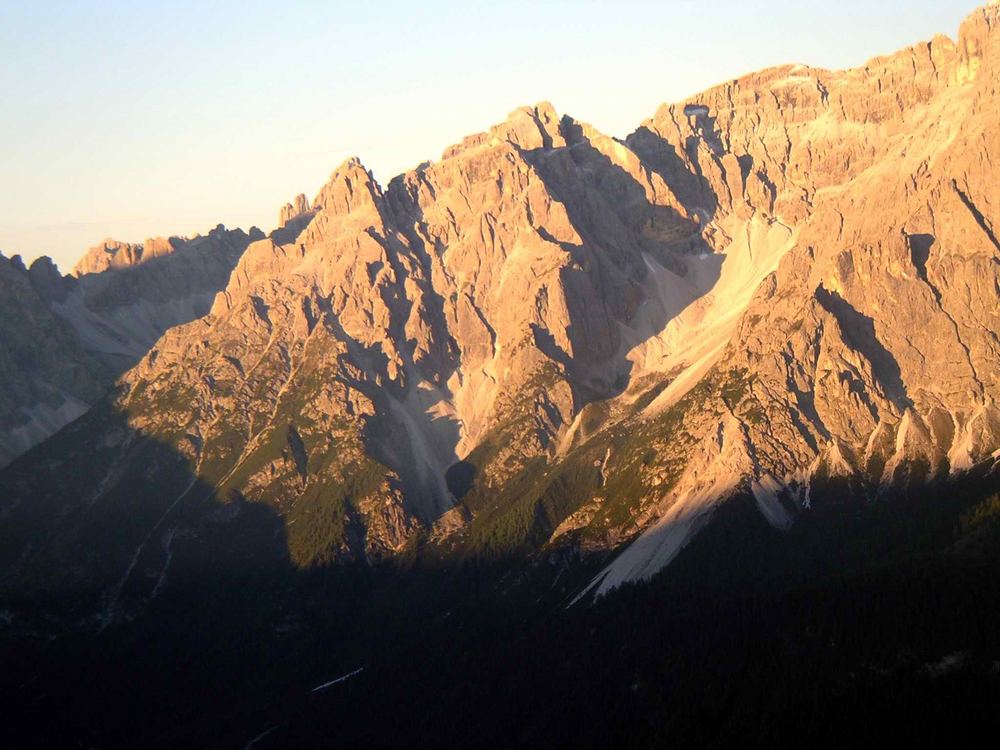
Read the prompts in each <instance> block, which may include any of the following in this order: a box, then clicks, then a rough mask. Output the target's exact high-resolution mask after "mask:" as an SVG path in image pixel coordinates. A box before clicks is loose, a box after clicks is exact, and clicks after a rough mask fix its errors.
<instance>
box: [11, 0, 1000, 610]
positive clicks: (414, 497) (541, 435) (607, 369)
mask: <svg viewBox="0 0 1000 750" xmlns="http://www.w3.org/2000/svg"><path fill="white" fill-rule="evenodd" d="M998 26H1000V8H998V7H997V6H989V7H987V8H984V9H981V10H980V11H977V12H976V13H975V14H973V15H972V16H971V17H970V19H969V20H968V21H967V22H966V23H965V24H964V25H963V27H962V30H961V33H960V36H959V41H958V43H953V42H951V41H950V40H948V39H946V38H943V37H939V38H936V39H935V40H934V41H932V42H931V43H929V44H922V45H918V46H916V47H913V48H910V49H907V50H903V51H901V52H899V53H897V54H895V55H892V56H890V57H886V58H879V59H876V60H873V61H871V62H870V63H869V64H868V65H867V66H865V67H864V68H861V69H855V70H850V71H843V72H831V71H824V70H817V69H813V68H808V67H804V66H786V67H781V68H776V69H772V70H768V71H764V72H762V73H758V74H754V75H751V76H747V77H745V78H742V79H739V80H737V81H733V82H730V83H727V84H724V85H722V86H719V87H717V88H715V89H712V90H710V91H708V92H705V93H704V94H702V95H700V96H698V97H694V98H692V99H691V100H690V101H688V102H682V103H680V104H677V105H673V106H665V107H663V108H661V109H660V111H659V112H657V113H656V115H655V116H654V117H653V118H651V119H650V120H649V121H647V122H645V123H643V124H642V125H641V126H640V127H639V129H638V130H637V131H636V132H635V133H633V134H632V135H631V136H629V137H628V138H627V139H626V140H625V141H624V142H622V141H618V140H615V139H612V138H609V137H607V136H604V135H602V134H601V133H599V132H597V131H596V130H595V129H594V128H592V127H590V126H588V125H586V124H584V123H580V122H577V121H575V120H573V119H572V118H570V117H565V116H564V117H559V116H558V115H557V114H556V112H555V111H554V109H553V108H552V107H551V105H548V104H539V105H537V106H534V107H526V108H523V109H520V110H518V111H516V112H514V113H512V114H511V116H510V117H509V118H508V119H507V120H506V121H505V122H503V123H501V124H498V125H496V126H494V127H493V128H491V129H490V130H489V131H487V132H485V133H481V134H478V135H475V136H471V137H469V138H466V139H465V140H464V141H463V142H462V143H460V144H458V145H456V146H454V147H452V148H450V149H448V150H447V151H446V152H445V154H444V155H443V157H442V159H441V160H440V161H439V162H437V163H434V164H424V165H421V166H420V167H418V168H417V169H415V170H413V171H411V172H408V173H406V174H403V175H400V176H398V177H396V178H394V179H393V180H391V181H390V182H389V183H388V185H387V186H385V188H383V187H381V186H380V185H379V184H378V183H377V182H376V181H375V179H374V178H373V176H372V175H371V174H370V173H369V172H368V171H367V170H366V169H365V168H364V167H363V165H362V164H361V163H360V162H359V161H358V160H356V159H352V160H349V161H347V162H345V163H344V164H343V165H341V166H340V167H339V168H337V170H335V171H334V173H333V175H332V176H331V178H330V180H329V182H328V183H327V184H326V185H325V186H324V187H323V188H322V190H321V191H320V192H319V194H318V195H317V197H316V198H315V200H314V201H312V203H309V202H308V201H307V200H306V199H305V198H304V196H299V198H297V199H296V200H295V202H294V203H290V204H288V206H286V207H285V209H283V211H282V217H281V219H282V225H283V228H282V229H280V230H278V231H277V232H275V233H274V234H272V236H271V237H269V238H266V239H257V240H256V241H254V242H252V243H251V244H250V245H249V246H248V247H246V250H245V251H242V249H241V248H240V249H239V250H237V247H238V244H239V243H236V245H235V246H234V247H233V252H232V253H231V255H232V257H233V260H234V262H235V258H236V257H237V256H238V262H236V265H235V268H234V270H233V271H232V273H231V275H230V274H227V277H228V283H226V284H225V286H224V288H223V289H222V291H220V292H219V293H218V294H217V295H215V297H214V301H213V302H212V303H211V307H210V309H208V307H207V305H206V306H205V309H204V312H207V314H204V315H195V314H192V315H190V318H189V319H190V320H191V322H188V323H187V324H185V325H181V326H178V327H174V328H170V330H167V331H166V333H165V334H164V335H163V336H162V337H160V338H159V339H158V340H156V336H157V335H158V334H156V332H155V329H154V328H152V327H151V328H150V329H148V330H147V329H142V330H141V331H138V330H136V329H133V328H129V327H128V326H131V321H132V312H131V311H134V309H135V306H134V305H135V303H132V306H131V307H129V306H128V305H126V306H124V308H116V309H126V310H129V311H130V312H129V313H127V314H122V315H120V316H117V317H116V316H114V315H112V316H110V317H111V320H112V323H107V319H108V318H107V317H105V318H103V319H102V321H103V322H105V323H106V324H107V325H111V326H120V328H113V329H112V330H113V332H114V335H112V338H114V337H115V336H116V335H119V334H120V335H121V337H122V338H124V339H125V341H127V342H128V341H133V340H141V341H143V342H144V343H146V344H148V347H149V348H148V352H146V353H145V354H144V355H143V356H142V358H141V360H140V361H139V362H138V364H136V365H135V367H133V368H132V369H131V370H129V371H127V372H126V373H125V374H124V375H123V376H122V377H121V379H120V380H119V381H118V384H117V388H116V390H115V392H114V394H113V395H112V396H111V397H109V398H108V399H107V400H105V401H103V402H102V403H101V405H100V406H99V407H98V408H96V409H94V410H93V411H92V412H91V413H89V414H88V415H87V416H86V417H84V418H83V419H81V420H78V421H77V422H75V423H74V424H73V425H72V426H71V427H69V428H68V429H66V430H64V431H63V432H61V433H60V434H59V435H57V436H56V437H55V438H53V439H52V440H50V441H48V442H47V443H46V444H45V445H44V446H42V447H41V448H40V449H38V450H36V451H34V452H32V453H31V454H30V455H28V456H26V457H25V458H23V459H22V460H21V461H18V462H16V463H15V464H14V465H12V466H11V467H9V468H8V469H7V470H6V471H4V472H3V473H2V474H0V497H3V498H4V505H3V507H2V514H3V515H2V516H0V522H2V523H3V524H4V525H5V527H6V535H7V538H8V539H10V540H11V541H10V543H9V544H6V545H4V548H3V549H0V562H2V564H3V565H4V566H5V567H6V569H7V570H8V571H9V572H8V574H7V577H6V580H5V586H7V587H8V588H9V589H10V590H16V591H19V592H23V591H40V592H43V593H44V592H48V593H51V594H53V595H54V594H55V592H56V591H64V590H66V589H67V588H69V589H72V590H79V591H83V592H86V593H87V596H89V599H88V598H87V597H84V596H82V595H81V597H80V598H79V599H78V600H76V602H75V605H79V604H80V602H86V604H85V606H84V605H80V606H82V608H83V609H84V610H86V611H88V612H91V613H93V612H97V614H98V620H97V621H98V622H100V623H103V624H104V625H107V624H110V623H112V622H115V621H116V620H118V619H120V618H122V617H127V616H129V615H130V613H134V612H135V611H137V608H139V607H141V606H144V605H145V604H146V603H148V602H149V601H151V600H153V599H155V598H156V597H157V596H158V595H159V594H160V592H161V591H162V590H163V588H164V586H169V585H170V580H171V576H174V575H177V576H178V577H180V576H181V573H180V572H178V571H188V572H190V570H191V569H192V568H191V566H192V565H193V563H192V562H191V561H192V560H194V559H197V558H198V555H201V554H205V550H207V549H212V550H214V551H218V550H220V549H221V547H219V546H217V545H235V546H232V547H231V548H230V547H227V548H226V549H227V550H230V551H231V553H232V554H229V552H227V553H226V554H222V553H221V552H219V555H220V556H219V560H220V562H219V564H220V565H223V564H232V565H236V564H237V561H239V560H245V559H247V558H249V559H253V560H256V561H257V562H260V561H261V560H262V559H263V557H264V554H265V553H264V552H263V551H261V549H262V548H254V546H253V545H251V544H249V543H248V542H247V539H249V538H250V537H249V536H247V534H249V532H248V531H246V529H245V528H244V526H241V524H245V523H249V521H248V519H249V518H251V517H252V516H253V514H255V513H257V514H259V513H266V514H267V515H268V518H269V519H271V521H273V525H274V527H275V528H274V530H273V534H272V531H271V530H270V526H268V529H269V531H268V534H269V535H272V536H274V535H276V536H277V537H280V538H281V540H282V541H283V545H284V552H285V553H287V557H288V561H289V562H290V563H291V564H292V565H293V566H295V567H298V568H315V567H321V566H326V565H329V564H331V563H339V562H346V561H364V562H368V563H375V562H377V561H379V560H382V559H386V558H394V557H396V556H399V555H402V554H404V553H407V554H408V553H409V552H410V551H413V550H417V551H418V552H420V551H422V552H423V553H426V554H429V555H432V556H433V555H448V554H464V555H468V554H471V555H475V556H483V557H488V558H505V557H509V556H512V555H515V554H518V553H525V552H537V551H538V550H545V551H547V552H550V553H552V554H556V555H558V554H561V553H568V554H575V553H576V552H578V551H583V552H602V551H606V550H616V549H618V548H620V547H623V546H624V545H625V543H626V542H630V544H629V546H627V547H625V548H624V551H623V552H621V554H620V555H618V556H617V557H616V558H615V559H614V560H613V561H611V562H610V564H609V565H608V567H607V568H605V569H604V570H603V571H602V572H601V573H600V574H599V575H598V576H597V577H596V578H594V579H593V581H592V582H591V586H590V590H594V591H598V592H602V593H603V592H607V591H609V590H610V589H612V588H614V587H615V586H618V585H620V584H621V583H623V582H625V581H629V580H637V579H644V578H648V577H650V576H651V575H653V574H654V573H655V572H656V571H658V570H659V569H661V568H662V567H663V566H664V565H665V564H667V563H668V562H670V560H672V559H673V558H674V556H675V555H676V554H677V553H678V552H679V550H681V549H682V548H683V547H684V545H685V544H687V542H688V541H689V540H690V539H691V538H692V536H693V535H694V534H695V533H696V532H697V531H698V530H700V529H702V528H704V527H705V526H706V524H708V523H710V522H711V519H712V514H713V512H714V511H715V509H717V508H718V507H720V504H721V503H722V502H723V501H724V500H726V499H729V498H734V497H736V496H738V495H743V496H748V497H752V498H753V499H754V501H755V503H756V506H757V507H758V509H759V511H760V513H761V514H762V515H763V517H764V518H765V519H766V520H767V522H768V523H769V524H771V525H772V526H774V527H776V528H782V529H784V528H788V527H789V526H790V525H791V524H793V523H794V522H795V520H796V518H798V517H800V516H801V514H803V513H808V512H809V510H810V509H811V508H818V507H821V506H827V505H830V504H836V503H838V502H841V501H844V500H846V499H847V498H848V497H852V496H854V497H874V496H876V495H879V494H880V493H889V492H896V491H904V492H905V491H906V490H907V488H909V487H913V486H917V485H922V484H923V483H926V482H928V481H937V480H939V479H945V478H947V477H948V476H949V475H952V474H954V473H957V472H962V471H965V470H968V469H972V468H973V467H976V468H978V469H980V470H983V471H987V472H988V471H990V470H991V467H992V466H995V463H996V460H997V456H998V454H997V450H998V449H1000V409H998V407H997V405H996V404H995V403H994V398H995V394H996V393H997V392H998V388H997V386H998V378H1000V366H998V362H1000V356H998V355H1000V349H998V347H1000V340H998V338H997V336H998V331H1000V304H998V302H1000V245H998V242H997V236H996V234H995V230H994V228H995V227H996V226H997V221H1000V214H998V210H1000V209H998V205H997V198H996V190H995V185H996V184H997V178H998V174H997V172H996V167H995V166H994V163H993V162H992V155H993V154H994V153H998V152H1000V143H998V137H1000V135H998V127H1000V125H998V122H997V120H996V117H995V115H994V113H995V112H996V111H997V107H998V104H1000V102H998V96H1000V93H998V81H1000V30H998ZM215 241H217V242H222V238H216V240H215ZM180 253H181V250H180V249H176V248H175V250H174V252H173V253H172V254H171V253H167V255H166V258H161V257H160V255H161V253H160V250H158V249H156V248H150V249H149V250H147V249H146V248H143V249H142V251H141V252H140V251H138V250H137V249H136V248H132V247H128V246H113V247H112V246H105V247H104V248H99V249H97V250H96V251H95V252H94V253H92V254H91V255H90V256H88V258H87V259H85V261H83V262H82V264H81V266H80V267H79V269H78V271H79V272H80V273H83V275H82V276H80V279H79V284H80V287H79V291H76V292H75V294H76V297H73V299H74V300H77V302H73V303H65V302H60V303H58V304H57V305H55V307H54V309H55V310H56V312H57V313H58V314H60V315H63V316H64V317H65V319H66V320H70V321H73V322H74V325H75V326H76V328H77V331H78V333H79V335H80V337H81V338H82V340H83V341H85V342H87V343H88V344H89V346H90V347H91V349H92V350H100V351H105V350H106V349H107V347H105V346H104V344H103V342H104V341H105V340H106V338H102V337H106V334H108V331H107V329H106V328H105V327H98V326H97V325H94V324H91V323H89V322H87V321H90V320H92V312H91V311H92V310H94V309H99V308H100V305H102V304H107V305H112V302H111V301H113V300H118V299H120V295H121V294H124V292H123V291H122V290H124V289H126V288H129V287H127V286H126V285H124V284H116V283H114V280H115V279H117V278H119V277H117V276H115V275H114V274H115V273H116V269H117V268H119V267H120V266H121V265H125V266H128V268H129V269H130V270H133V271H134V272H135V273H136V274H139V273H140V272H141V273H147V271H146V269H149V270H148V274H149V279H150V283H151V284H154V285H157V288H159V286H158V285H159V283H160V281H159V280H158V279H156V278H154V277H153V270H154V269H156V268H158V265H157V264H158V263H160V262H163V263H165V262H166V260H167V259H169V258H172V257H176V256H178V255H179V254H180ZM197 257H199V258H202V257H207V254H200V255H198V256H197ZM212 257H214V256H212ZM225 257H227V258H228V257H230V256H229V255H225ZM135 263H138V264H139V265H137V266H135V265H132V264H135ZM223 265H224V264H223ZM164 267H165V266H164ZM91 270H93V271H101V273H99V274H97V275H96V277H95V281H94V282H87V279H88V278H90V274H87V273H85V272H87V271H91ZM107 274H112V275H110V276H106V275H107ZM199 275H200V274H199ZM204 275H206V276H209V275H211V274H209V273H206V274H204ZM220 275H221V271H220ZM105 278H106V279H107V281H102V282H101V284H98V283H97V279H105ZM137 278H138V277H137ZM143 278H145V277H143ZM186 278H188V279H190V278H191V277H190V276H188V277H186ZM88 285H89V286H88ZM210 286H211V285H207V286H205V287H200V289H201V290H202V291H201V292H199V294H201V295H202V296H198V297H197V298H198V299H199V300H207V296H208V295H209V294H210V291H209V287H210ZM220 287H221V285H220ZM88 289H89V296H88ZM196 296H197V295H196ZM144 299H146V298H144ZM88 300H89V302H88ZM102 301H105V302H102ZM142 304H144V305H147V306H146V307H141V309H142V310H143V311H144V313H145V314H146V319H157V320H164V319H166V318H169V319H170V320H172V321H174V322H175V323H176V322H180V321H181V319H182V318H184V316H183V315H181V314H175V315H173V317H170V314H171V313H172V312H173V311H176V309H177V306H176V304H175V302H174V300H173V298H170V299H165V300H163V301H162V302H156V303H146V302H144V303H142ZM150 304H153V308H150V307H149V306H148V305H150ZM185 304H186V303H185ZM200 309H201V308H198V307H197V305H192V306H190V307H184V310H185V311H187V312H190V313H198V312H199V310H200ZM88 316H89V317H88ZM158 316H164V317H163V318H160V317H158ZM81 321H82V322H81ZM167 327H168V326H162V327H161V331H160V332H162V330H165V329H166V328H167ZM123 330H124V333H123V332H122V331H123ZM145 333H149V334H150V335H149V336H148V337H146V338H142V335H143V334H145ZM154 341H155V343H153V342H154ZM141 348H142V347H136V348H129V346H127V345H122V346H119V347H117V348H114V349H107V350H108V351H111V352H112V353H113V354H114V355H115V356H117V357H120V358H121V359H122V360H127V358H128V357H129V356H139V355H140V354H141V352H140V351H139V349H141ZM144 351H145V350H144ZM42 467H44V470H43V468H42ZM994 476H995V475H994ZM137 487H141V488H142V491H141V494H137V491H136V488H137ZM111 528H113V529H114V534H113V537H114V538H113V541H111V542H109V541H108V540H107V535H108V534H109V529H111ZM227 529H229V530H232V533H231V534H230V533H229V532H227ZM227 534H228V536H227ZM269 538H270V537H269ZM226 540H227V541H226ZM98 544H99V545H100V547H99V548H100V550H101V552H100V554H98V555H95V554H93V550H94V549H96V548H97V547H96V545H98ZM267 550H268V551H267V554H271V553H272V552H273V549H272V547H271V546H267ZM241 556H242V557H241ZM279 557H280V554H279ZM185 559H187V561H188V562H185ZM261 564H263V563H261Z"/></svg>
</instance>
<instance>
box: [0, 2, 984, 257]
mask: <svg viewBox="0 0 1000 750" xmlns="http://www.w3.org/2000/svg"><path fill="white" fill-rule="evenodd" d="M975 5H976V3H974V2H969V3H965V2H963V3H940V2H930V1H929V0H909V1H905V2H904V0H891V1H887V2H883V3H879V4H877V7H876V6H875V5H874V4H871V3H863V2H860V1H858V0H846V1H845V2H840V3H836V4H832V3H829V2H818V1H814V0H811V1H808V2H799V3H777V2H768V3H762V4H756V5H755V6H753V7H747V6H746V4H743V3H738V2H735V1H734V0H720V1H719V2H716V3H714V4H712V5H711V6H709V7H711V9H712V13H711V14H706V11H705V8H706V6H705V4H703V3H699V2H694V1H693V0H674V1H673V2H667V3H653V2H644V1H642V0H632V1H631V2H624V3H621V2H619V3H616V4H615V5H614V7H613V8H612V7H609V6H608V5H606V4H602V3H597V2H572V3H571V2H553V1H549V2H542V3H528V2H513V3H505V4H504V5H503V6H502V7H500V6H477V5H472V4H467V3H457V2H450V1H444V0H437V1H436V2H429V3H424V4H422V5H421V6H420V7H415V6H413V5H412V4H405V3H399V2H388V3H382V4H379V5H377V6H375V5H363V6H358V5H354V4H344V3H317V2H299V3H293V4H277V3H267V2H250V3H247V2H241V3H235V2H229V1H225V2H216V3H194V2H186V1H185V2H174V3H166V2H156V3H148V4H144V5H143V6H141V7H139V6H136V5H134V4H131V3H125V2H108V3H100V4H98V3H69V2H49V3H37V4H20V3H18V4H15V3H10V2H3V3H0V45H2V47H3V49H4V50H5V62H6V64H5V65H4V66H3V67H2V68H0V85H2V86H3V88H4V90H5V92H6V101H7V104H8V109H7V111H6V113H5V117H4V118H2V119H0V138H2V139H3V143H4V144H5V148H4V151H3V158H2V160H0V176H2V179H0V251H2V252H4V253H5V254H6V255H13V254H20V255H22V256H23V257H24V258H25V260H26V262H30V261H31V260H33V259H34V258H36V257H38V256H39V255H51V256H52V257H53V258H54V259H55V261H56V262H57V263H58V264H59V266H60V268H61V269H62V270H63V271H64V272H65V271H68V270H69V269H70V268H71V267H72V266H73V264H74V263H75V262H76V260H77V259H78V258H79V257H80V255H81V254H82V253H83V252H84V250H85V249H86V248H87V247H89V246H92V245H94V244H96V243H97V242H99V241H100V240H101V239H102V238H104V237H108V236H113V237H115V238H118V239H122V240H127V241H132V242H139V241H142V240H143V239H144V238H145V237H148V236H155V235H169V234H195V233H204V232H206V231H207V230H208V229H210V228H211V227H213V226H215V225H216V224H217V223H219V222H222V223H224V224H226V225H227V226H229V227H237V226H241V227H244V228H249V227H250V226H251V225H258V226H260V227H261V228H263V229H264V230H265V231H266V230H269V229H271V228H272V227H273V226H274V224H275V222H276V219H277V213H278V209H279V207H280V206H281V205H282V204H283V203H284V202H286V201H288V200H289V199H291V198H292V197H293V196H294V195H295V194H297V193H299V192H305V193H306V194H307V195H309V196H310V197H311V196H312V195H314V194H315V192H316V191H317V190H318V188H319V187H320V186H321V185H322V184H323V182H324V181H325V179H326V177H327V175H328V174H329V172H330V171H331V170H332V169H333V168H334V167H335V166H336V165H337V164H338V163H340V162H341V161H342V160H343V159H344V158H346V157H348V156H351V155H357V156H359V157H360V158H361V159H362V161H363V162H364V163H365V165H366V166H367V167H368V168H369V169H371V170H372V171H373V172H374V174H375V176H376V178H377V179H378V180H379V181H380V182H382V183H383V184H384V183H386V182H388V180H389V179H390V178H391V177H392V176H394V175H395V174H397V173H399V172H402V171H404V170H406V169H409V168H412V167H414V166H416V165H417V164H419V163H420V162H422V161H425V160H428V159H437V158H438V157H439V156H440V154H441V152H442V150H443V149H444V148H445V147H447V146H448V145H450V144H452V143H455V142H457V141H459V140H461V138H462V137H464V136H465V135H467V134H470V133H474V132H477V131H480V130H482V129H484V128H486V127H488V126H489V125H490V124H492V123H494V122H496V121H498V120H501V119H502V118H503V117H504V116H505V115H506V114H507V113H508V112H509V111H511V110H513V109H514V108H516V107H517V106H520V105H522V104H529V103H533V102H535V101H539V100H550V101H552V102H553V103H554V104H555V106H556V108H557V109H558V110H559V111H560V112H565V113H570V114H572V115H573V116H574V117H577V118H579V119H581V120H584V121H587V122H590V123H592V124H594V125H595V126H596V127H598V128H599V129H601V130H602V131H604V132H607V133H610V134H613V135H616V136H619V137H623V136H625V135H626V134H627V133H629V132H630V131H631V130H633V129H634V128H635V127H636V126H637V125H638V124H639V123H640V122H641V121H642V120H643V119H644V118H646V117H649V116H650V115H652V114H653V112H654V111H655V110H656V108H657V107H658V106H659V104H661V103H662V102H669V101H677V100H679V99H682V98H685V97H687V96H690V95H692V94H694V93H697V92H698V91H701V90H703V89H705V88H707V87H709V86H712V85H714V84H716V83H719V82H721V81H724V80H727V79H730V78H733V77H736V76H739V75H742V74H745V73H748V72H751V71H753V70H757V69H759V68H763V67H767V66H769V65H776V64H782V63H795V62H801V63H806V64H809V65H813V66H816V67H825V68H844V67H853V66H857V65H861V64H863V63H864V62H865V61H866V60H868V59H870V58H871V57H873V56H876V55H881V54H888V53H891V52H893V51H895V50H897V49H899V48H901V47H904V46H907V45H909V44H914V43H917V42H919V41H921V40H927V39H930V38H931V37H932V36H934V35H935V34H936V33H938V32H940V31H941V30H942V29H945V30H949V33H950V35H952V36H954V33H955V30H956V29H957V26H958V24H959V22H960V21H961V19H962V18H963V17H964V16H965V15H966V14H967V13H968V12H969V11H970V10H971V9H972V8H973V7H974V6H975ZM779 21H780V22H779Z"/></svg>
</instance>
